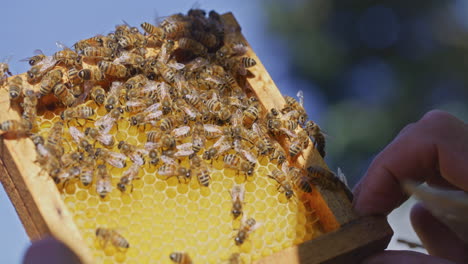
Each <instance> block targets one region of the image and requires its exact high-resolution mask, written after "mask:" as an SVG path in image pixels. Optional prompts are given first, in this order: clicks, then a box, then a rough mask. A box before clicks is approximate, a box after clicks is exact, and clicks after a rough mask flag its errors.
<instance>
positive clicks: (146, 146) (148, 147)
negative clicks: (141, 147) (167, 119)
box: [145, 142, 159, 150]
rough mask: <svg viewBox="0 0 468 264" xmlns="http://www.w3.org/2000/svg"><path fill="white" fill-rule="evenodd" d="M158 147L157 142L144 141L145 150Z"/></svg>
mask: <svg viewBox="0 0 468 264" xmlns="http://www.w3.org/2000/svg"><path fill="white" fill-rule="evenodd" d="M157 147H159V143H156V142H146V143H145V149H146V150H153V149H155V148H157Z"/></svg>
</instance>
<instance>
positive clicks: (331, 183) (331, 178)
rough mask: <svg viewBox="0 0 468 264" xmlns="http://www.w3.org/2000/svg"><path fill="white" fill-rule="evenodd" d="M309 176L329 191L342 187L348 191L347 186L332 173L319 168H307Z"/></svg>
mask: <svg viewBox="0 0 468 264" xmlns="http://www.w3.org/2000/svg"><path fill="white" fill-rule="evenodd" d="M307 175H308V177H309V178H310V180H311V181H312V182H313V183H315V184H317V185H319V186H321V187H322V188H325V189H328V190H338V189H339V188H341V187H344V189H346V185H345V184H344V183H343V182H342V181H341V180H340V179H339V178H338V177H337V176H336V175H335V174H334V173H333V172H332V171H329V170H327V169H325V168H322V167H319V166H310V167H308V168H307Z"/></svg>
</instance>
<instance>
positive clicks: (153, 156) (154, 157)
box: [148, 149, 160, 166]
mask: <svg viewBox="0 0 468 264" xmlns="http://www.w3.org/2000/svg"><path fill="white" fill-rule="evenodd" d="M148 157H149V164H151V165H153V166H156V165H158V163H159V160H160V159H159V155H158V151H157V150H155V149H152V150H150V151H149V153H148Z"/></svg>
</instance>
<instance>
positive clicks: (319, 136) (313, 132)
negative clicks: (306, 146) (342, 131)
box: [304, 120, 325, 158]
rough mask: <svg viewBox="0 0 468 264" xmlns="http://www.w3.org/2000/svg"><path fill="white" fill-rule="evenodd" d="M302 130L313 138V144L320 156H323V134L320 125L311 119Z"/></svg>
mask: <svg viewBox="0 0 468 264" xmlns="http://www.w3.org/2000/svg"><path fill="white" fill-rule="evenodd" d="M304 130H305V131H306V132H307V134H308V135H309V137H313V138H314V146H315V148H316V149H317V151H318V152H319V153H320V156H322V158H324V157H325V135H324V134H323V132H322V131H321V130H320V127H319V126H318V125H317V124H316V123H315V122H314V121H312V120H309V121H307V122H306V124H305V127H304Z"/></svg>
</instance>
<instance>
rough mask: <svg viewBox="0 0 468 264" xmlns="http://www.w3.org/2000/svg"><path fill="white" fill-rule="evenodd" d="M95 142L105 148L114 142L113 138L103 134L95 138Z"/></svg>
mask: <svg viewBox="0 0 468 264" xmlns="http://www.w3.org/2000/svg"><path fill="white" fill-rule="evenodd" d="M97 140H98V141H99V142H101V143H102V144H103V145H105V146H109V145H111V143H113V142H114V141H113V140H114V137H113V136H112V135H110V134H104V133H101V134H100V135H99V136H98V137H97Z"/></svg>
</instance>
